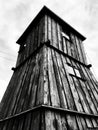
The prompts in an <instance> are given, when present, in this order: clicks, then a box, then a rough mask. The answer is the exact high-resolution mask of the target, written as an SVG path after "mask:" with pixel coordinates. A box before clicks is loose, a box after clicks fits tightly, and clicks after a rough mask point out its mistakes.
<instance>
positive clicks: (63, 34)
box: [62, 32, 70, 40]
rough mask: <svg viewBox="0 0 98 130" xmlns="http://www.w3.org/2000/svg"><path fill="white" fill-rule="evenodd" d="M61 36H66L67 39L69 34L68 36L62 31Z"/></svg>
mask: <svg viewBox="0 0 98 130" xmlns="http://www.w3.org/2000/svg"><path fill="white" fill-rule="evenodd" d="M62 36H63V37H64V38H67V39H68V40H69V39H70V38H69V36H68V35H67V34H66V33H64V32H62Z"/></svg>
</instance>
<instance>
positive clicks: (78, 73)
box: [75, 69, 81, 77]
mask: <svg viewBox="0 0 98 130" xmlns="http://www.w3.org/2000/svg"><path fill="white" fill-rule="evenodd" d="M75 73H76V76H78V77H81V75H80V72H79V70H78V69H75Z"/></svg>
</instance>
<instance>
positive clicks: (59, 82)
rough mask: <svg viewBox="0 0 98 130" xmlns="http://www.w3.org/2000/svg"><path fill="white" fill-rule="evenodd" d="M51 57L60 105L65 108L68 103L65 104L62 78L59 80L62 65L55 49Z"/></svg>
mask: <svg viewBox="0 0 98 130" xmlns="http://www.w3.org/2000/svg"><path fill="white" fill-rule="evenodd" d="M52 58H53V68H54V73H55V79H56V83H57V89H58V95H59V99H60V107H63V108H67V107H68V105H67V101H66V97H65V93H64V88H63V85H62V80H61V76H62V74H61V73H62V71H61V68H62V65H61V63H60V59H59V56H58V54H57V53H56V52H55V51H52Z"/></svg>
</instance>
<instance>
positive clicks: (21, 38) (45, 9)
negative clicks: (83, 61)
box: [16, 6, 86, 44]
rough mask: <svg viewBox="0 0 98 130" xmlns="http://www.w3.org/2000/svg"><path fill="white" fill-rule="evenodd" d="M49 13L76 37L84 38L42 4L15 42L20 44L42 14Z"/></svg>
mask: <svg viewBox="0 0 98 130" xmlns="http://www.w3.org/2000/svg"><path fill="white" fill-rule="evenodd" d="M45 14H47V15H49V16H51V17H52V18H53V19H55V20H56V21H57V22H58V23H60V25H62V26H63V27H67V29H68V30H69V31H71V32H73V33H74V34H76V35H77V36H78V37H80V38H81V40H85V39H86V38H85V37H84V36H83V35H82V34H80V33H79V32H78V31H77V30H75V29H74V28H73V27H72V26H71V25H69V24H68V23H67V22H65V21H64V20H63V19H61V18H60V17H59V16H58V15H56V14H55V13H54V12H52V11H51V10H50V9H48V8H47V7H46V6H44V7H43V8H42V9H41V11H40V12H39V13H38V14H37V16H36V17H35V18H34V20H33V21H32V22H31V23H30V25H29V26H28V27H27V28H26V30H25V31H24V32H23V34H22V35H21V36H20V38H19V39H18V40H17V41H16V43H18V44H21V42H22V41H23V40H24V38H25V37H26V36H27V34H28V33H29V32H30V30H31V29H32V27H33V26H35V25H36V23H37V22H38V21H39V20H40V19H41V18H42V16H43V15H45Z"/></svg>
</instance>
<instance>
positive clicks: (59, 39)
mask: <svg viewBox="0 0 98 130" xmlns="http://www.w3.org/2000/svg"><path fill="white" fill-rule="evenodd" d="M57 38H58V49H59V50H62V44H61V42H62V38H61V26H60V25H59V23H57Z"/></svg>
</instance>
